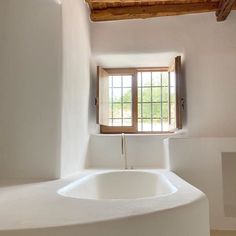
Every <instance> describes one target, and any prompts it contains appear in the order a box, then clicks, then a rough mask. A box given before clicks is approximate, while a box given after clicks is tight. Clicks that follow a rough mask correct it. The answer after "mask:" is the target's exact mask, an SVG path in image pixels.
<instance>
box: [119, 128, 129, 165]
mask: <svg viewBox="0 0 236 236" xmlns="http://www.w3.org/2000/svg"><path fill="white" fill-rule="evenodd" d="M121 157H122V159H123V160H124V168H125V170H127V169H128V161H127V153H126V138H125V134H124V133H122V134H121Z"/></svg>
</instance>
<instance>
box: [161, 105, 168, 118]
mask: <svg viewBox="0 0 236 236" xmlns="http://www.w3.org/2000/svg"><path fill="white" fill-rule="evenodd" d="M168 110H169V104H168V103H162V117H163V118H168V116H169V111H168Z"/></svg>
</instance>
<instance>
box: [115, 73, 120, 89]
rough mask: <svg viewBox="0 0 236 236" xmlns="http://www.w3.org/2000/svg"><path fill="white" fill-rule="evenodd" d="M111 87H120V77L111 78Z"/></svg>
mask: <svg viewBox="0 0 236 236" xmlns="http://www.w3.org/2000/svg"><path fill="white" fill-rule="evenodd" d="M113 87H118V88H120V87H121V76H120V75H115V76H113Z"/></svg>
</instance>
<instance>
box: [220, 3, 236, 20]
mask: <svg viewBox="0 0 236 236" xmlns="http://www.w3.org/2000/svg"><path fill="white" fill-rule="evenodd" d="M235 4H236V0H220V2H219V6H218V9H217V11H216V17H217V18H216V19H217V21H224V20H226V18H227V17H228V15H229V14H230V12H231V10H232V9H233V8H234V6H235Z"/></svg>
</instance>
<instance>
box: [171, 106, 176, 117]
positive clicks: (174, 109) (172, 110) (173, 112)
mask: <svg viewBox="0 0 236 236" xmlns="http://www.w3.org/2000/svg"><path fill="white" fill-rule="evenodd" d="M170 107H171V108H170V112H171V119H173V118H175V114H176V108H175V103H171V104H170Z"/></svg>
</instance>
